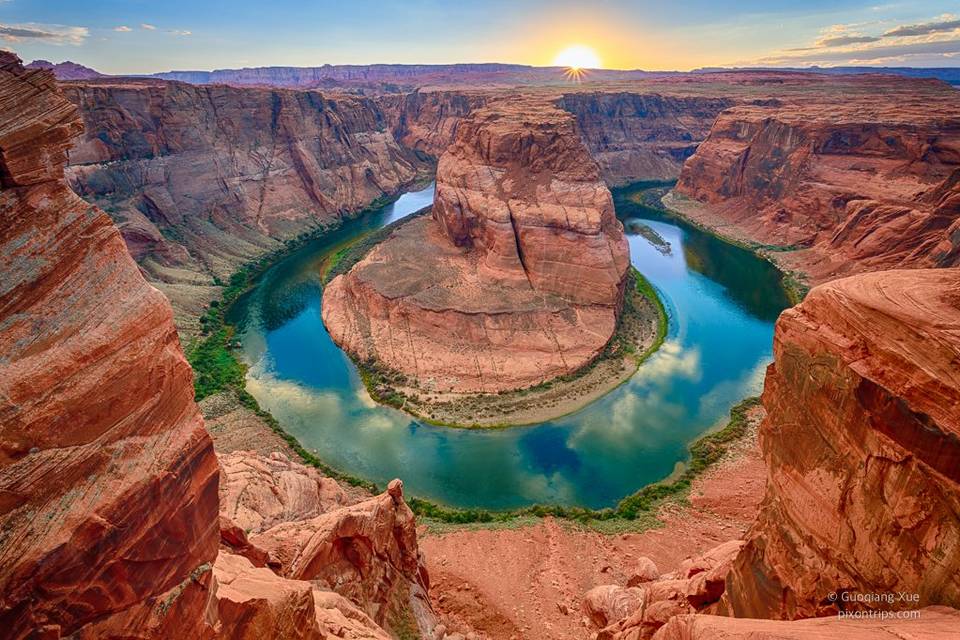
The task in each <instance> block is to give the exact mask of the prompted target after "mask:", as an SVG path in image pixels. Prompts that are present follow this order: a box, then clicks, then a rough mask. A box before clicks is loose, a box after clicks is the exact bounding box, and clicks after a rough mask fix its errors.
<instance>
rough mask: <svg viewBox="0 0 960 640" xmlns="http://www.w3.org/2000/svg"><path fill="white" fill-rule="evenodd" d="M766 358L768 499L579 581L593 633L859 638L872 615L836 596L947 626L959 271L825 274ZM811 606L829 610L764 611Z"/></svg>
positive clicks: (958, 538)
mask: <svg viewBox="0 0 960 640" xmlns="http://www.w3.org/2000/svg"><path fill="white" fill-rule="evenodd" d="M774 359H775V362H774V364H772V365H770V367H769V369H768V371H767V377H766V381H765V384H764V392H763V404H764V407H765V408H766V411H767V414H766V417H765V418H764V421H763V423H762V425H761V429H760V444H761V448H762V450H763V456H764V461H765V464H766V467H767V474H766V475H767V488H766V496H765V497H764V500H763V503H762V504H761V507H760V513H759V515H758V518H757V521H756V522H755V523H754V524H753V526H752V527H751V529H750V530H749V531H748V533H747V535H746V541H745V542H743V541H731V542H729V543H727V544H726V545H721V546H720V547H718V548H717V549H714V550H713V551H711V552H710V553H708V554H706V555H705V556H704V557H703V558H700V559H698V560H695V561H693V562H692V563H685V564H683V565H681V567H680V568H679V569H678V570H677V571H676V572H673V573H671V574H667V575H663V576H659V577H657V578H655V579H654V580H652V581H648V580H647V579H643V580H639V581H638V582H637V583H628V584H627V585H625V586H621V585H605V586H602V587H597V588H596V589H594V590H593V591H591V592H589V593H588V594H587V595H586V597H585V600H584V613H585V614H586V615H587V617H588V619H589V620H591V622H592V623H593V625H594V626H595V627H597V628H600V631H599V634H598V636H597V637H598V638H609V639H617V640H627V639H631V640H634V639H636V638H650V637H654V638H660V639H668V638H691V639H694V638H714V637H719V638H726V637H728V638H731V639H733V638H798V639H802V638H821V637H822V638H846V637H864V638H867V637H874V636H873V635H872V634H875V633H876V631H877V628H878V627H877V626H876V622H877V621H878V620H879V621H882V619H879V618H875V619H873V620H871V619H869V618H866V619H864V620H859V621H858V620H855V619H850V620H838V619H837V617H836V614H837V613H838V612H839V611H845V612H857V611H861V612H863V611H867V612H869V611H874V612H884V613H886V614H887V615H888V618H887V619H886V624H887V625H896V628H897V629H898V630H900V631H902V632H904V633H914V632H916V633H917V634H920V635H921V636H922V637H930V638H947V637H950V633H951V632H955V630H954V626H955V624H956V622H955V620H956V616H957V615H958V614H957V611H956V608H957V607H958V604H960V448H958V447H960V445H958V442H960V438H958V436H960V269H923V270H899V271H883V272H877V273H871V274H866V275H860V276H853V277H850V278H845V279H841V280H836V281H833V282H830V283H828V284H824V285H821V286H819V287H817V288H815V289H813V291H811V292H810V294H809V295H808V296H807V298H806V300H804V302H803V303H801V304H800V305H798V306H796V307H794V308H793V309H789V310H787V311H785V312H784V313H783V314H782V315H781V317H780V319H779V321H778V322H777V327H776V335H775V339H774ZM937 605H947V606H948V607H952V608H951V609H947V608H946V607H938V606H937ZM923 607H928V608H927V609H923V611H921V612H920V614H921V615H920V616H919V617H918V618H901V619H894V618H893V615H894V614H893V612H895V611H916V610H918V609H921V608H923ZM692 613H700V614H703V613H719V614H724V615H728V616H734V617H736V618H753V619H752V620H740V619H738V620H724V619H722V618H716V617H713V616H704V615H689V614H692ZM675 616H676V617H675ZM818 616H829V617H830V619H829V620H827V621H817V622H814V621H801V622H797V623H772V622H770V621H769V619H773V620H794V619H798V618H809V617H818ZM759 619H764V620H759ZM847 625H849V626H847ZM847 634H849V635H847Z"/></svg>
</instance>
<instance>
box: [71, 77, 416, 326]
mask: <svg viewBox="0 0 960 640" xmlns="http://www.w3.org/2000/svg"><path fill="white" fill-rule="evenodd" d="M64 91H65V94H66V96H67V98H68V99H69V100H70V101H71V102H73V103H74V104H76V105H77V106H78V107H79V109H80V112H81V114H82V116H83V121H84V124H85V127H86V132H85V134H84V135H83V136H82V137H81V138H80V139H79V140H78V141H77V144H76V146H75V147H74V148H73V149H72V150H71V151H70V166H69V167H68V170H67V175H68V178H69V182H70V184H71V186H72V187H73V188H74V189H75V190H76V191H77V193H79V194H80V195H81V196H83V197H84V198H86V199H88V200H90V201H91V202H94V203H95V204H97V205H99V206H100V207H102V208H104V209H105V210H107V211H108V213H110V215H111V217H112V218H113V219H114V221H115V222H116V223H117V225H118V227H119V228H120V231H121V233H122V234H123V237H124V239H125V240H126V242H127V246H128V247H129V249H130V252H131V253H132V254H133V257H134V258H135V259H136V260H137V262H138V263H139V264H140V266H141V268H142V269H143V271H144V273H145V274H146V275H147V277H148V278H149V279H150V280H151V281H152V282H154V283H155V284H156V285H157V286H158V287H159V288H161V290H162V291H163V292H164V293H165V294H166V295H167V296H168V297H169V298H170V299H171V301H172V302H173V305H174V310H175V311H176V312H177V314H178V323H180V324H181V325H183V326H188V327H189V326H192V324H191V323H195V318H196V317H197V316H200V315H202V313H203V309H204V306H205V305H206V303H208V302H209V300H210V299H212V298H213V297H215V296H216V295H217V293H218V291H219V289H218V288H217V287H215V286H213V285H214V277H217V278H219V279H220V280H226V279H227V278H229V276H230V275H231V274H232V273H233V272H234V271H236V270H237V269H238V268H239V267H240V266H241V265H243V264H245V263H247V262H249V261H251V260H254V259H257V258H260V257H261V256H263V255H264V254H266V253H269V252H270V251H273V250H277V249H281V248H283V246H284V245H283V243H284V242H285V241H288V240H291V239H293V238H296V237H297V236H299V235H300V234H302V233H311V232H316V231H318V230H321V229H323V228H326V227H329V226H331V225H333V224H336V223H337V222H338V221H340V220H341V218H342V217H344V216H346V215H349V214H353V213H355V212H357V211H360V210H362V209H363V208H365V207H367V206H369V205H370V204H371V203H373V202H374V201H376V200H377V199H379V198H383V197H385V196H388V195H392V194H395V193H397V192H399V191H400V190H402V189H403V188H404V187H405V186H406V185H407V184H408V183H409V182H410V181H411V180H413V179H414V178H415V177H416V176H417V175H418V171H420V170H421V169H423V168H424V167H426V166H427V164H426V163H425V161H422V160H419V159H418V158H417V156H416V155H415V154H414V153H413V152H411V151H409V150H406V149H403V148H401V147H400V145H399V144H398V143H397V141H396V140H395V138H394V136H393V135H392V133H391V131H390V130H389V128H388V126H387V125H388V123H387V122H386V120H385V119H384V117H383V115H382V112H381V110H380V109H379V107H378V106H377V105H376V104H375V103H374V101H373V100H371V99H369V98H363V97H356V96H350V95H344V94H338V95H335V96H327V95H324V94H321V93H319V92H314V91H294V90H285V89H275V90H269V89H263V88H254V87H247V88H236V87H229V86H223V85H211V86H194V85H188V84H182V83H178V82H163V81H159V80H134V79H122V80H120V79H105V80H99V81H89V82H76V83H67V84H66V85H65V88H64Z"/></svg>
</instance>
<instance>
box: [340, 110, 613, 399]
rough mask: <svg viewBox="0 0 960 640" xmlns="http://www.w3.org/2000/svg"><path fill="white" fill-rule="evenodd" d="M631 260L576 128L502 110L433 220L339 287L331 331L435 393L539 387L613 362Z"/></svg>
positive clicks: (489, 113) (477, 129)
mask: <svg viewBox="0 0 960 640" xmlns="http://www.w3.org/2000/svg"><path fill="white" fill-rule="evenodd" d="M627 251H628V250H627V243H626V238H625V237H624V235H623V228H622V227H621V225H620V223H619V222H618V221H617V219H616V218H615V217H614V211H613V202H612V200H611V197H610V192H609V191H608V190H607V188H606V187H605V186H604V185H603V183H602V182H601V181H600V176H599V173H598V169H597V166H596V164H595V163H594V162H593V161H592V160H591V159H590V156H589V154H588V153H587V151H586V149H585V148H584V146H583V144H582V142H581V140H580V138H579V137H578V136H577V134H576V132H575V130H574V122H573V118H572V117H571V116H570V115H569V114H567V113H565V112H563V111H561V110H560V109H557V108H556V107H553V106H551V105H549V104H544V103H541V102H521V103H516V102H515V103H512V104H509V105H507V104H498V105H497V106H495V107H488V108H484V109H481V110H478V111H475V112H474V113H473V114H472V115H471V116H470V117H469V118H468V119H467V120H464V121H463V122H462V123H461V124H460V125H459V126H458V128H457V141H456V143H455V144H454V145H453V146H451V147H450V149H449V150H448V151H447V152H446V153H445V154H444V155H443V157H442V158H441V160H440V165H439V168H438V170H437V194H436V198H435V201H434V207H433V216H432V219H429V220H428V219H426V218H421V219H419V220H415V221H413V222H409V223H407V224H405V225H404V226H402V227H401V228H400V229H399V230H398V231H396V232H395V233H394V234H393V235H392V236H391V238H389V239H388V240H387V241H385V242H383V243H381V244H380V245H379V246H378V247H377V248H375V249H374V250H373V251H371V252H370V254H369V255H368V256H367V257H366V258H365V259H364V260H362V261H361V262H360V263H359V264H357V265H356V266H355V267H354V268H353V269H352V270H351V271H350V272H349V273H348V274H346V275H344V276H339V277H337V278H335V279H334V280H333V281H332V282H331V283H330V284H329V285H328V286H327V288H326V291H325V293H324V300H323V319H324V323H325V324H326V326H327V328H328V329H329V331H330V334H331V336H332V337H333V339H334V340H335V341H337V343H338V344H340V345H341V346H343V347H344V348H345V349H346V350H347V351H349V352H350V353H352V354H353V355H354V356H356V357H358V358H360V359H362V360H374V361H377V362H379V363H381V364H384V365H386V366H387V367H389V368H391V369H394V370H397V371H401V372H403V373H405V374H407V375H410V376H412V377H414V378H415V379H416V380H417V382H418V384H420V385H423V386H426V387H430V388H436V389H450V390H455V391H469V392H472V391H484V392H496V391H499V390H504V389H516V388H521V387H525V386H530V385H533V384H536V383H539V382H542V381H544V380H548V379H551V378H554V377H557V376H560V375H563V374H565V373H569V372H571V371H574V370H576V369H579V368H580V367H582V366H583V365H585V364H587V363H589V362H590V361H591V360H592V359H594V358H595V357H596V356H597V355H598V354H599V353H600V352H601V351H602V350H603V348H604V346H605V345H606V343H607V341H608V340H609V339H610V337H611V336H612V335H613V331H614V329H615V326H616V318H617V313H618V312H619V308H620V305H621V302H622V297H623V284H624V280H625V276H626V270H627V266H628V263H629V258H628V254H627Z"/></svg>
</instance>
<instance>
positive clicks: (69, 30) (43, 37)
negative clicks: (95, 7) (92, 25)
mask: <svg viewBox="0 0 960 640" xmlns="http://www.w3.org/2000/svg"><path fill="white" fill-rule="evenodd" d="M89 35H90V30H89V29H87V28H86V27H68V26H63V25H56V24H36V23H32V22H31V23H26V24H2V23H0V39H3V40H6V41H7V42H21V41H24V40H39V41H42V42H46V43H48V44H69V45H81V44H83V42H84V40H86V39H87V37H88V36H89Z"/></svg>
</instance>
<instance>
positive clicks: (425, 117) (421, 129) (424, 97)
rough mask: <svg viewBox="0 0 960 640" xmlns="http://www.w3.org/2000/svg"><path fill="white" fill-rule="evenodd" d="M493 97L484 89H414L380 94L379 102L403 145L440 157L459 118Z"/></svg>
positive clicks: (452, 134)
mask: <svg viewBox="0 0 960 640" xmlns="http://www.w3.org/2000/svg"><path fill="white" fill-rule="evenodd" d="M491 98H492V96H491V94H490V93H489V92H482V91H467V90H463V91H412V92H410V93H402V94H393V95H387V96H381V97H379V98H377V104H378V105H380V108H381V109H382V110H383V114H384V117H385V118H386V119H387V122H389V124H390V128H391V130H392V131H393V135H394V137H395V138H396V139H397V141H398V142H399V143H400V144H401V145H402V146H404V147H406V148H408V149H414V150H416V151H418V152H420V153H425V154H428V155H430V156H433V157H434V158H439V157H440V156H441V155H442V154H443V152H444V151H446V150H447V147H449V146H450V144H451V143H452V142H453V139H454V136H455V134H456V131H457V125H458V124H459V123H460V121H461V120H463V119H464V118H465V117H467V116H468V115H470V113H471V112H472V111H473V110H475V109H478V108H480V107H482V106H483V105H484V104H486V103H487V102H488V101H489V100H490V99H491Z"/></svg>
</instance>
